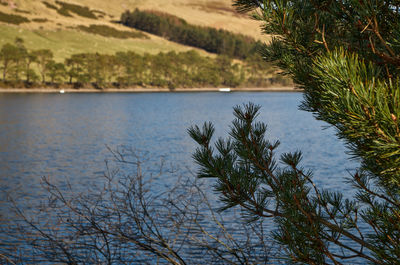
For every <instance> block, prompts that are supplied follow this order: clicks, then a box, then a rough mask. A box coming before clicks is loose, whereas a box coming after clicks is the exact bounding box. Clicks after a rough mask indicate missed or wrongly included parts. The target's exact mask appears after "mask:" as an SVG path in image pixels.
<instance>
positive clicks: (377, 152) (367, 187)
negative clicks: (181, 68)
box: [189, 0, 400, 264]
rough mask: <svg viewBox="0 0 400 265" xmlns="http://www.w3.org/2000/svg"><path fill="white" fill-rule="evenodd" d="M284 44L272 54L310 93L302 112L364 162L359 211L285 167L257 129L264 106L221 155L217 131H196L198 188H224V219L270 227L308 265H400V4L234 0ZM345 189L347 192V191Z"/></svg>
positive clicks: (247, 114)
mask: <svg viewBox="0 0 400 265" xmlns="http://www.w3.org/2000/svg"><path fill="white" fill-rule="evenodd" d="M235 5H236V6H237V8H238V10H239V11H243V12H247V11H253V15H254V17H255V18H256V19H258V20H260V21H262V22H263V31H264V32H265V33H266V34H271V35H272V36H275V38H274V39H273V40H272V42H271V43H270V44H268V45H266V46H265V47H264V48H263V55H264V57H265V58H266V59H267V60H269V61H272V62H275V63H276V64H277V65H278V66H279V67H280V68H281V69H282V70H283V71H284V73H285V74H287V75H289V76H291V77H292V78H293V80H294V82H295V83H296V84H297V86H298V87H300V88H303V89H304V100H303V103H302V105H301V109H303V110H306V111H310V112H312V113H313V114H314V115H315V117H316V118H317V119H319V120H323V121H325V122H327V123H328V124H330V125H332V126H333V127H334V128H336V131H337V136H338V137H339V138H341V139H343V140H344V141H345V142H346V143H347V147H348V148H349V151H350V153H351V154H352V155H353V156H354V157H355V158H357V159H359V160H360V161H361V165H360V168H359V169H358V170H357V172H356V173H354V174H353V175H352V177H351V179H350V184H351V185H353V186H354V188H355V189H356V190H357V194H356V196H355V197H354V198H352V199H343V194H341V193H340V192H332V191H328V190H326V189H323V188H321V187H317V186H316V185H315V184H314V182H313V180H312V174H311V172H309V171H307V170H306V169H304V168H302V167H301V165H300V164H301V153H300V152H296V153H291V154H290V153H288V154H283V155H282V156H281V157H280V162H281V163H282V166H279V164H277V163H276V162H275V159H274V157H275V155H274V151H275V149H276V148H277V147H278V145H279V143H278V142H275V143H271V142H269V141H268V140H267V139H266V132H267V130H266V125H265V124H264V123H261V122H256V121H255V118H256V116H257V113H258V111H259V106H255V105H253V104H247V105H245V106H244V107H239V106H238V107H235V108H234V115H235V117H236V119H235V120H234V122H233V126H232V129H231V132H230V137H228V139H227V140H222V139H220V140H218V141H217V142H216V143H215V146H214V147H213V145H212V135H213V132H214V127H213V125H212V124H210V123H206V124H205V125H204V126H203V128H199V127H198V126H194V127H192V128H190V129H189V133H190V135H191V137H192V138H193V139H194V140H195V141H197V142H198V143H199V145H200V147H199V148H198V149H197V150H196V152H195V153H194V159H195V161H196V162H197V163H198V164H199V165H200V171H199V177H208V178H215V179H216V182H217V185H216V191H217V192H218V193H220V195H221V197H222V202H223V203H224V204H225V207H224V208H223V209H222V210H224V209H227V208H230V207H235V206H240V207H242V209H243V210H244V211H245V212H246V213H247V215H246V216H245V217H246V218H247V220H249V221H252V220H255V219H258V218H267V217H272V218H274V221H275V223H276V231H275V232H274V238H275V240H276V241H277V242H278V243H279V244H281V245H282V246H283V249H284V250H285V253H286V256H287V258H288V259H290V260H291V261H292V262H294V263H299V264H344V263H348V262H349V259H351V258H358V259H360V260H363V261H364V262H365V263H373V264H399V260H400V189H399V188H400V129H399V118H400V87H399V73H400V69H399V67H400V45H399V43H400V42H399V40H400V14H399V7H400V2H399V1H395V0H393V1H373V0H362V1H359V0H346V1H343V0H336V1H335V0H334V1H325V0H315V1H314V0H313V1H309V0H298V1H286V0H269V1H258V0H236V3H235ZM350 184H346V185H350Z"/></svg>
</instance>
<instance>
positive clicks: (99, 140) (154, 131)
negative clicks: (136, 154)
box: [0, 92, 357, 218]
mask: <svg viewBox="0 0 400 265" xmlns="http://www.w3.org/2000/svg"><path fill="white" fill-rule="evenodd" d="M301 99H302V94H301V93H276V92H273V93H266V92H258V93H254V92H252V93H247V92H237V93H142V94H0V206H1V208H0V214H1V216H3V218H7V216H8V210H7V207H6V206H5V200H6V196H7V194H12V195H13V196H14V197H15V198H18V200H17V201H18V202H23V201H24V200H27V199H28V200H31V199H37V198H42V196H45V194H43V193H41V192H40V189H39V186H40V185H39V183H40V179H41V177H42V176H47V177H50V178H51V179H53V180H54V181H55V182H56V183H57V181H58V180H60V181H61V180H64V179H65V178H66V177H67V178H68V179H69V181H70V182H71V184H72V185H76V187H83V188H84V187H85V185H91V183H95V182H96V181H98V179H99V177H100V176H102V175H103V171H104V169H105V163H104V160H105V159H106V158H108V157H110V152H109V151H108V149H107V146H109V147H111V148H115V147H117V146H119V145H126V146H131V147H134V148H137V149H140V150H146V151H148V152H149V153H150V156H151V157H152V159H154V160H158V159H160V158H161V157H165V159H166V160H167V161H168V162H169V163H172V164H175V165H177V166H179V167H180V168H185V167H189V168H192V169H195V165H194V163H193V161H192V159H191V154H192V152H193V151H194V149H195V147H196V145H195V143H194V142H193V141H192V140H191V139H190V137H189V136H188V134H187V131H186V130H187V128H188V127H189V126H191V125H194V124H198V125H201V124H202V123H203V122H204V121H212V122H213V123H214V124H215V127H216V136H225V135H227V132H228V130H229V125H230V122H231V121H232V120H233V114H232V107H233V106H235V105H238V104H242V103H247V102H254V103H256V104H259V105H261V106H262V108H261V113H260V116H259V120H260V121H264V122H266V123H267V124H268V128H269V133H268V137H269V138H270V139H272V140H276V139H279V140H280V141H281V146H280V147H279V152H290V151H296V150H301V151H302V152H303V155H304V160H303V164H302V165H303V166H304V167H305V168H308V169H312V170H313V171H314V175H315V181H316V183H317V184H319V185H321V186H324V187H325V188H329V189H332V190H341V191H343V192H344V193H346V194H351V193H352V190H351V188H349V187H348V185H343V181H344V179H345V178H346V177H348V176H349V172H348V171H349V170H350V171H351V170H353V169H354V168H355V167H356V166H357V163H356V162H354V161H350V160H349V157H348V156H347V155H345V148H344V145H343V143H342V142H340V141H339V140H337V138H336V137H335V135H334V130H333V129H332V128H328V129H323V128H324V126H326V124H324V123H323V122H320V121H316V120H315V119H314V118H313V117H312V114H310V113H307V112H303V111H299V110H298V105H299V104H300V102H301ZM165 181H166V182H169V181H173V180H168V179H166V180H165Z"/></svg>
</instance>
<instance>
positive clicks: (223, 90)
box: [219, 87, 231, 92]
mask: <svg viewBox="0 0 400 265" xmlns="http://www.w3.org/2000/svg"><path fill="white" fill-rule="evenodd" d="M219 92H231V89H230V88H229V87H226V88H220V89H219Z"/></svg>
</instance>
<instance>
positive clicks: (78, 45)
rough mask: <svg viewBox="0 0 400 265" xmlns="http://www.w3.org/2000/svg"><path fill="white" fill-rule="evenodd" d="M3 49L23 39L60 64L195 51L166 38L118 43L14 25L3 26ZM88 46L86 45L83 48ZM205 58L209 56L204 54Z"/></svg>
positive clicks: (118, 41) (82, 35)
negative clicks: (88, 56) (80, 57)
mask: <svg viewBox="0 0 400 265" xmlns="http://www.w3.org/2000/svg"><path fill="white" fill-rule="evenodd" d="M0 36H1V38H0V46H3V45H4V44H6V43H13V42H14V40H15V38H16V37H19V38H22V39H23V40H24V44H25V46H26V47H27V48H28V49H31V50H36V49H50V50H52V51H53V53H54V58H55V60H56V61H59V62H61V61H63V60H64V59H65V58H67V57H70V56H71V55H72V54H76V53H96V52H98V53H101V54H114V53H115V52H118V51H135V52H136V53H139V54H143V53H151V54H156V53H159V52H169V51H177V52H180V51H188V50H192V48H190V47H187V46H183V45H179V44H175V43H173V42H170V41H167V40H164V39H162V38H156V37H153V38H151V39H116V38H106V37H102V36H99V35H94V34H89V33H85V32H78V31H74V30H58V31H57V30H56V31H47V30H34V31H30V30H27V29H22V28H19V27H16V26H12V25H1V24H0ZM82 43H84V44H85V45H82ZM202 54H206V53H205V52H202Z"/></svg>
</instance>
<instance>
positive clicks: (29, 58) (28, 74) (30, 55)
mask: <svg viewBox="0 0 400 265" xmlns="http://www.w3.org/2000/svg"><path fill="white" fill-rule="evenodd" d="M36 62H37V56H36V55H35V54H34V53H33V52H28V53H27V56H26V60H25V76H26V82H27V83H29V82H30V81H32V76H36V73H34V71H33V70H32V69H31V65H32V63H36ZM34 79H35V78H34Z"/></svg>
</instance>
